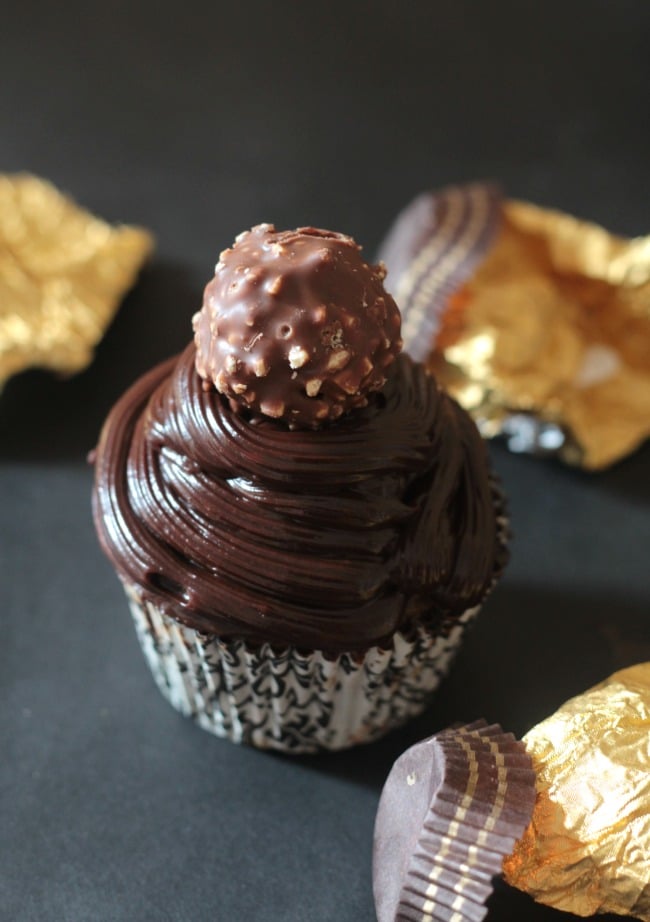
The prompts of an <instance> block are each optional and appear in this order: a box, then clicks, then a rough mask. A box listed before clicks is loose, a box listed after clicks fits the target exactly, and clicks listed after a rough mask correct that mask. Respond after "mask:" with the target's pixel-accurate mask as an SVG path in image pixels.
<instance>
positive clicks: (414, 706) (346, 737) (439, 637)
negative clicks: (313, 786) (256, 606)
mask: <svg viewBox="0 0 650 922" xmlns="http://www.w3.org/2000/svg"><path fill="white" fill-rule="evenodd" d="M125 589H126V593H127V597H128V599H129V604H130V609H131V613H132V616H133V620H134V623H135V629H136V633H137V636H138V639H139V641H140V646H141V648H142V651H143V653H144V656H145V659H146V661H147V663H148V665H149V668H150V670H151V672H152V675H153V677H154V680H155V682H156V684H157V686H158V688H159V689H160V691H161V692H162V694H163V695H164V697H165V698H166V699H167V700H168V701H169V703H170V704H171V705H172V706H173V707H174V708H176V710H178V711H180V712H181V713H182V714H184V715H186V716H188V717H191V718H192V719H193V720H195V721H196V723H197V724H199V726H201V727H202V728H203V729H205V730H208V731H209V732H210V733H213V734H215V735H216V736H219V737H226V738H228V739H230V740H232V741H233V742H236V743H250V744H252V745H254V746H257V747H259V748H263V749H274V750H278V751H281V752H288V753H309V752H317V751H319V750H323V749H326V750H336V749H344V748H346V747H349V746H353V745H356V744H358V743H368V742H371V741H372V740H375V739H377V738H378V737H380V736H382V735H383V734H384V733H386V732H388V731H389V730H391V729H393V728H394V727H397V726H399V725H401V724H403V723H404V722H405V721H407V720H409V719H410V718H411V717H414V716H416V715H417V714H419V713H420V712H421V711H422V710H423V709H424V708H425V707H426V705H427V704H428V702H429V700H430V697H431V694H432V692H433V691H434V690H435V689H436V688H437V686H438V685H439V684H440V682H441V680H442V679H443V678H444V677H445V675H446V674H447V672H448V670H449V666H450V665H451V662H452V660H453V658H454V656H455V655H456V653H457V651H458V649H459V647H460V645H461V641H462V639H463V635H464V633H465V630H466V628H467V626H468V625H469V624H470V622H471V621H473V619H474V618H475V617H476V615H477V613H478V611H479V608H480V606H476V607H474V608H471V609H468V610H467V611H466V612H464V613H463V614H462V615H461V616H460V617H457V618H454V619H453V620H449V622H446V623H444V624H443V625H442V626H439V627H438V629H437V630H430V629H428V628H427V627H425V626H423V625H421V626H419V627H416V628H414V629H412V630H411V631H409V633H408V635H406V634H402V633H400V632H397V633H396V634H395V635H394V637H393V638H392V640H391V644H390V646H388V647H387V648H385V649H384V648H380V647H371V648H370V649H368V650H366V651H365V652H363V653H353V654H348V653H344V654H341V655H339V656H336V657H329V656H326V655H325V654H323V653H322V652H320V651H313V652H307V653H305V652H304V651H299V650H297V649H295V648H294V647H291V646H289V647H286V648H283V649H274V648H273V647H271V646H270V645H269V644H263V645H261V646H260V647H257V648H252V647H250V646H249V645H248V644H247V643H246V642H244V641H241V640H222V639H221V638H219V637H217V636H214V635H205V634H201V633H199V632H197V631H195V630H193V629H191V628H188V627H186V626H185V625H183V624H181V623H180V622H178V621H176V620H174V619H173V618H170V617H169V616H167V615H166V614H164V613H163V612H162V611H160V610H159V609H158V608H157V607H156V606H155V605H154V604H153V603H152V602H150V601H145V600H143V599H141V598H140V596H139V594H138V592H137V589H136V588H135V587H133V586H125Z"/></svg>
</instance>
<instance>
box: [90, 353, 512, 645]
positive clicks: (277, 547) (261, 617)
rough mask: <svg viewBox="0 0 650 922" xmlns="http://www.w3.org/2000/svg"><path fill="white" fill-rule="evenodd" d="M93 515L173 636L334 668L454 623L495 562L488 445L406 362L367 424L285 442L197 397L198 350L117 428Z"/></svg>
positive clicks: (303, 433)
mask: <svg viewBox="0 0 650 922" xmlns="http://www.w3.org/2000/svg"><path fill="white" fill-rule="evenodd" d="M94 512H95V522H96V526H97V530H98V533H99V536H100V540H101V542H102V545H103V547H104V549H105V551H106V553H107V554H108V556H109V557H110V558H111V560H112V561H113V563H114V564H115V566H116V568H117V570H118V572H119V574H120V576H121V577H122V579H123V580H125V581H126V582H127V583H129V584H130V585H132V586H134V587H136V589H137V590H138V591H139V592H140V593H141V594H142V596H143V597H144V598H150V599H152V600H154V601H155V603H156V605H157V606H158V607H160V608H162V610H163V611H166V612H167V613H168V614H170V615H171V616H173V617H174V618H176V619H177V620H179V621H181V622H183V623H185V624H187V625H189V626H190V627H193V628H196V629H197V630H200V631H204V632H208V633H217V634H220V635H221V636H224V637H232V638H244V639H246V640H248V641H250V642H252V643H255V644H259V643H263V642H270V643H272V644H274V645H288V644H293V645H294V646H297V647H305V648H308V649H322V650H326V651H331V652H334V653H337V652H343V651H353V650H361V649H365V648H367V647H369V646H372V645H374V644H382V643H385V642H389V640H390V638H391V637H392V635H393V633H394V632H395V630H396V629H398V628H402V629H406V628H408V626H409V625H411V624H413V623H415V622H416V621H417V620H418V619H422V618H426V619H429V620H431V621H433V622H434V623H435V622H437V621H439V622H442V621H443V620H445V619H447V618H449V617H453V616H454V615H457V614H459V613H461V612H462V611H464V610H465V609H467V608H469V607H471V606H473V605H475V604H477V603H478V602H479V601H480V600H481V599H482V598H483V596H484V595H485V594H486V592H487V591H488V589H489V587H490V586H491V584H492V582H493V580H494V578H495V575H498V573H499V572H500V570H501V569H502V567H503V565H504V562H505V557H506V552H505V550H504V548H503V546H502V544H501V543H500V541H499V538H498V535H497V522H496V517H497V511H496V510H495V506H494V502H493V495H492V488H491V483H490V479H489V468H488V460H487V453H486V449H485V446H484V444H483V442H482V441H481V439H480V437H479V435H478V432H477V430H476V428H475V426H474V424H473V423H472V421H471V420H470V419H469V417H468V416H467V414H466V413H465V412H464V411H463V410H461V409H460V407H459V406H458V405H457V404H456V403H455V402H454V401H453V400H452V399H451V398H449V397H448V396H447V395H446V394H444V393H442V392H441V391H439V390H438V388H437V386H436V384H435V382H434V380H433V379H432V378H431V377H430V376H429V375H428V374H427V373H426V371H425V370H424V368H422V367H421V366H418V365H415V364H414V363H413V362H412V361H411V360H410V359H409V358H408V357H406V356H399V357H398V358H397V360H396V361H395V363H394V364H393V365H392V367H391V369H390V374H389V377H388V381H387V383H386V385H385V387H384V389H383V391H382V392H381V393H379V394H373V395H371V397H370V399H369V402H368V405H367V406H366V407H365V408H360V409H358V410H357V411H355V412H354V413H351V414H349V415H346V416H344V417H342V418H341V419H339V420H338V421H337V422H336V423H335V424H332V425H329V426H325V427H324V428H322V429H320V430H311V429H304V430H294V431H290V430H289V429H288V428H287V426H286V425H284V424H283V423H282V422H278V421H275V420H271V419H264V418H259V417H258V418H257V419H249V418H248V416H247V415H246V414H245V413H241V412H233V410H232V409H231V408H230V406H229V403H228V400H227V399H226V398H225V397H223V396H221V395H220V394H218V393H217V392H216V391H215V390H214V389H210V390H208V391H206V390H205V389H204V387H203V382H202V380H201V378H200V377H199V375H198V374H197V373H196V370H195V349H194V346H193V345H192V346H190V347H188V348H187V349H186V350H185V352H183V353H182V354H181V356H180V357H179V358H178V359H176V360H170V361H168V362H166V363H165V364H163V365H161V366H159V367H157V368H155V369H154V370H153V371H151V372H150V373H149V374H147V375H145V376H144V377H143V378H141V379H140V380H139V381H138V382H137V383H136V384H135V385H134V386H133V387H132V388H131V389H130V390H129V391H128V392H127V393H126V394H125V395H124V397H123V398H122V399H121V400H120V401H119V402H118V403H117V404H116V406H115V408H114V409H113V411H112V412H111V414H110V416H109V418H108V420H107V422H106V424H105V426H104V429H103V432H102V435H101V439H100V442H99V445H98V448H97V458H96V487H95V493H94Z"/></svg>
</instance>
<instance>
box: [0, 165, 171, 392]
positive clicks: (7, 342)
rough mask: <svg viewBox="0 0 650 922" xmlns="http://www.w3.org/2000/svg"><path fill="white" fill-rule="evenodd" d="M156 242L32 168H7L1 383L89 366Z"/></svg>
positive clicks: (1, 214) (0, 279) (0, 266)
mask: <svg viewBox="0 0 650 922" xmlns="http://www.w3.org/2000/svg"><path fill="white" fill-rule="evenodd" d="M152 247H153V238H152V237H151V235H150V234H149V233H147V232H146V231H144V230H140V229H139V228H135V227H117V228H113V227H111V226H110V225H109V224H106V223H105V222H104V221H101V220H100V219H99V218H95V217H93V215H91V214H90V213H89V212H87V211H84V210H83V209H81V208H79V207H78V206H77V205H75V204H74V203H73V202H72V201H71V200H70V199H68V198H66V197H65V196H63V195H62V194H61V193H60V192H58V191H57V190H56V189H55V188H54V187H53V186H52V185H50V184H49V183H47V182H44V181H43V180H41V179H37V178H36V177H34V176H29V175H15V176H7V175H0V388H1V387H2V385H3V384H4V382H5V381H6V380H7V378H9V377H10V376H11V375H13V374H16V373H17V372H19V371H22V370H23V369H25V368H29V367H32V366H38V367H41V368H49V369H51V370H52V371H57V372H60V373H63V374H72V373H74V372H77V371H81V369H83V368H85V367H86V365H88V364H89V362H90V361H91V360H92V356H93V349H94V347H95V346H96V345H97V343H98V342H99V340H100V339H101V338H102V336H103V335H104V332H105V330H106V327H107V326H108V324H109V323H110V321H111V319H112V317H113V315H114V313H115V311H116V309H117V306H118V304H119V302H120V300H121V298H122V297H123V295H124V293H125V292H126V291H127V289H128V288H129V287H130V286H131V285H132V284H133V281H134V279H135V277H136V275H137V273H138V271H139V269H140V267H141V265H142V263H143V262H144V260H145V259H146V258H147V257H148V255H149V254H150V252H151V250H152Z"/></svg>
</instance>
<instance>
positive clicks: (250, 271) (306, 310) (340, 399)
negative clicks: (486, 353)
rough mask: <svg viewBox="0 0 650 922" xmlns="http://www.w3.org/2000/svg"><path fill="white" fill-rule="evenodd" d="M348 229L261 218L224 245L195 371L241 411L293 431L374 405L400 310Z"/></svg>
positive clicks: (206, 304)
mask: <svg viewBox="0 0 650 922" xmlns="http://www.w3.org/2000/svg"><path fill="white" fill-rule="evenodd" d="M360 252H361V248H360V247H359V246H358V245H357V244H356V243H355V242H354V240H352V238H351V237H346V236H345V235H343V234H336V233H333V232H331V231H324V230H318V229H316V228H313V227H302V228H299V229H298V230H295V231H283V232H278V231H276V230H275V228H274V227H273V225H272V224H259V225H258V226H257V227H254V228H253V229H252V230H251V231H246V232H245V233H243V234H240V235H239V237H237V240H236V241H235V243H234V245H233V247H232V249H228V250H224V252H223V253H222V254H221V258H220V260H219V262H218V263H217V266H216V270H215V276H214V278H213V279H212V281H211V282H210V283H209V284H208V286H207V287H206V289H205V296H204V300H203V307H202V309H201V310H200V311H199V313H198V314H196V315H195V317H194V321H193V322H194V331H195V343H196V368H197V371H198V372H199V374H200V375H201V377H202V378H204V379H205V380H206V382H212V383H213V384H214V386H215V387H216V388H217V390H218V391H219V392H220V393H222V394H225V395H226V396H227V397H228V398H229V399H230V400H231V401H232V404H231V405H232V407H233V409H237V408H238V407H242V408H244V409H247V410H249V411H252V412H255V413H258V414H259V413H261V414H263V415H265V416H270V417H272V418H275V419H283V420H284V421H285V422H286V423H288V424H289V425H290V426H291V427H292V428H295V427H315V426H319V425H321V424H322V423H323V422H325V421H326V420H330V419H337V418H338V417H339V416H341V415H342V414H343V413H345V412H347V411H348V410H350V409H353V408H355V407H362V406H365V405H366V404H367V402H368V395H369V394H371V393H373V392H374V391H378V390H380V389H381V388H382V387H383V385H384V383H385V381H386V369H387V368H388V366H389V365H390V364H391V363H392V362H393V360H394V359H395V356H396V355H397V353H398V352H399V350H400V349H401V346H402V341H401V339H400V315H399V311H398V309H397V305H396V304H395V302H394V301H393V299H392V297H391V296H390V295H389V294H388V293H387V292H386V291H385V290H384V287H383V284H382V282H383V278H384V276H385V270H384V268H383V266H369V265H368V264H367V263H365V262H364V261H363V260H362V258H361V255H360Z"/></svg>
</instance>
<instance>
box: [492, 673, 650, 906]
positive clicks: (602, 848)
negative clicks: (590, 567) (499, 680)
mask: <svg viewBox="0 0 650 922" xmlns="http://www.w3.org/2000/svg"><path fill="white" fill-rule="evenodd" d="M523 742H524V744H525V746H526V749H527V751H528V752H529V753H530V755H531V756H532V759H533V765H534V767H535V772H536V775H537V800H536V803H535V809H534V811H533V817H532V822H531V824H530V826H529V827H528V829H527V830H526V833H525V834H524V836H523V838H522V839H521V840H520V841H519V842H518V843H517V845H516V846H515V849H514V852H513V854H512V855H511V856H510V857H509V858H507V859H506V862H505V865H504V873H505V879H506V880H507V882H508V883H510V884H512V885H513V886H516V887H518V888H519V889H520V890H525V891H526V892H527V893H530V894H531V895H532V896H533V897H535V899H536V900H538V901H540V902H542V903H547V904H548V905H549V906H555V907H557V908H558V909H564V910H567V911H568V912H573V913H575V914H576V915H579V916H589V915H593V914H595V913H601V912H615V913H618V914H619V915H627V916H634V917H635V918H638V919H645V920H650V663H643V664H641V665H639V666H633V667H632V668H630V669H624V670H622V671H621V672H616V673H614V675H613V676H611V677H610V678H609V679H607V681H606V682H603V683H602V684H600V685H597V686H596V687H595V688H592V689H590V690H589V691H588V692H585V694H583V695H579V696H578V697H577V698H572V699H571V700H570V701H567V702H566V704H564V705H563V706H562V707H561V708H560V709H559V710H558V711H556V713H555V714H553V716H552V717H549V718H548V719H547V720H545V721H543V723H541V724H538V725H537V726H536V727H534V728H533V729H532V730H531V731H530V732H529V733H527V734H526V736H525V737H524V739H523Z"/></svg>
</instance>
